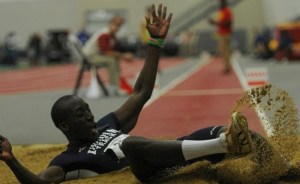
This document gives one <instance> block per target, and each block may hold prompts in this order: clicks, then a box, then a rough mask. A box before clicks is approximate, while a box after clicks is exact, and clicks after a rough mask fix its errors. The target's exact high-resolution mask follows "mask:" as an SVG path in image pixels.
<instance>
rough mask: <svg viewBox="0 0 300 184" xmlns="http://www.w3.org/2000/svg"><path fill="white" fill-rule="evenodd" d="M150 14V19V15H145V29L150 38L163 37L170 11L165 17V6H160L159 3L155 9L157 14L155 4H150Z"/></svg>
mask: <svg viewBox="0 0 300 184" xmlns="http://www.w3.org/2000/svg"><path fill="white" fill-rule="evenodd" d="M151 15H152V20H151V18H150V17H146V21H147V29H148V32H149V34H150V35H151V37H152V38H165V37H166V35H167V33H168V30H169V27H170V23H171V19H172V13H171V14H169V16H168V18H167V19H166V15H167V7H162V4H160V5H159V7H158V10H157V14H156V10H155V5H152V7H151Z"/></svg>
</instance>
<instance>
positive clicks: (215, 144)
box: [181, 133, 228, 161]
mask: <svg viewBox="0 0 300 184" xmlns="http://www.w3.org/2000/svg"><path fill="white" fill-rule="evenodd" d="M181 148H182V153H183V156H184V158H185V160H186V161H188V160H191V159H195V158H199V157H203V156H207V155H212V154H217V153H227V152H228V150H227V143H226V138H225V133H222V134H220V137H218V138H215V139H209V140H201V141H194V140H184V141H182V144H181Z"/></svg>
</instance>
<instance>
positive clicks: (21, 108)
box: [0, 58, 199, 145]
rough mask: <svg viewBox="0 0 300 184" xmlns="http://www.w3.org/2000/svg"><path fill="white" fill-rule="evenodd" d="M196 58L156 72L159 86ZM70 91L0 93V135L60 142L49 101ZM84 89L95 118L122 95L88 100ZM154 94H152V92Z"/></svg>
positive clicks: (15, 139)
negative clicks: (158, 75) (158, 73)
mask: <svg viewBox="0 0 300 184" xmlns="http://www.w3.org/2000/svg"><path fill="white" fill-rule="evenodd" d="M198 62H199V58H195V59H189V60H188V61H187V62H185V63H184V64H181V65H179V66H176V67H173V68H170V69H168V70H166V71H164V72H162V73H161V74H160V77H159V79H160V89H163V88H164V87H165V86H167V85H168V84H169V83H170V82H171V81H172V79H175V78H177V77H180V75H181V74H183V73H184V72H185V71H188V70H189V69H190V68H192V67H193V66H195V64H196V63H198ZM71 93H72V91H71V89H70V90H66V91H54V92H47V93H30V94H18V95H0V104H1V109H0V119H1V120H0V121H1V123H0V134H2V135H3V136H5V137H7V138H9V140H10V141H11V143H12V144H22V145H23V144H41V143H42V144H48V143H49V144H51V143H64V142H66V139H65V137H64V135H63V134H62V133H61V132H60V131H59V130H58V129H57V128H56V127H55V126H54V124H53V122H52V120H51V117H50V111H51V107H52V105H53V103H54V102H55V101H56V100H57V99H58V98H59V97H61V96H63V95H66V94H71ZM85 93H86V89H80V92H79V96H80V97H82V98H83V99H84V100H85V101H86V102H87V103H88V104H89V105H90V108H91V110H92V112H93V113H94V116H95V119H98V118H100V117H102V116H103V115H105V114H107V113H109V112H111V111H113V110H115V109H117V108H118V107H119V106H120V105H121V104H122V103H123V102H124V101H125V100H126V97H109V98H105V97H100V98H97V99H88V98H86V97H85ZM154 95H156V93H154Z"/></svg>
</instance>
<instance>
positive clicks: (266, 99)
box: [0, 85, 300, 184]
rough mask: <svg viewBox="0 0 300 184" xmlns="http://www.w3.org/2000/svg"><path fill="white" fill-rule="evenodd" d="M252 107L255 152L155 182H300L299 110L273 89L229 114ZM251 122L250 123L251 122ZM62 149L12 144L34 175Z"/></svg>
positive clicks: (6, 175)
mask: <svg viewBox="0 0 300 184" xmlns="http://www.w3.org/2000/svg"><path fill="white" fill-rule="evenodd" d="M247 108H251V109H254V110H255V111H256V113H257V114H258V116H259V119H260V120H261V123H262V124H264V125H267V126H265V127H268V129H270V127H271V129H272V131H269V132H268V131H267V129H266V135H267V136H266V137H265V139H262V138H261V137H260V136H254V137H253V145H254V148H253V150H254V151H253V153H251V154H248V155H246V156H239V157H236V156H233V155H228V157H227V159H225V160H224V161H222V162H220V163H218V164H216V165H213V164H211V163H210V162H208V161H202V162H197V163H195V164H193V165H191V166H188V167H186V168H183V169H181V170H179V171H178V172H177V173H175V174H174V175H172V176H170V177H168V178H164V179H162V180H160V181H157V182H155V183H172V184H173V183H174V184H177V183H178V184H179V183H189V184H194V183H195V184H208V183H209V184H214V183H230V184H234V183H248V184H249V183H251V184H262V183H300V146H299V145H300V144H299V143H300V136H299V122H298V117H297V112H298V111H297V109H296V107H295V105H294V103H293V100H292V98H291V97H290V96H289V95H288V93H287V92H286V91H284V90H281V89H278V88H276V87H274V86H272V85H267V86H263V87H260V88H255V89H252V90H250V91H247V92H245V93H244V94H243V96H242V97H241V98H240V99H238V100H237V102H236V104H234V106H233V110H232V111H243V109H247ZM249 123H250V122H249ZM65 148H66V145H63V144H60V145H29V146H13V152H14V154H15V156H16V157H17V158H18V159H19V160H20V162H21V163H23V164H24V166H25V167H27V168H29V169H30V170H31V171H33V172H34V173H38V172H39V171H41V170H43V169H44V168H46V167H47V164H48V163H49V161H50V160H51V159H52V158H53V157H54V156H55V155H57V154H59V153H60V152H61V151H63V150H65ZM0 172H1V175H0V181H1V184H10V183H11V184H14V183H19V182H18V181H17V180H16V178H15V177H14V175H13V174H12V172H11V171H10V170H9V169H8V167H7V166H6V165H5V163H3V162H1V163H0ZM64 183H78V184H79V183H80V184H81V183H82V184H93V183H95V184H96V183H97V184H99V183H105V184H109V183H124V184H126V183H128V184H129V183H130V184H131V183H139V181H138V180H137V179H136V178H135V177H134V175H133V174H132V173H131V171H130V169H129V168H125V169H124V170H122V171H117V172H113V173H108V174H103V175H99V176H97V177H92V178H88V179H82V180H77V181H69V182H64Z"/></svg>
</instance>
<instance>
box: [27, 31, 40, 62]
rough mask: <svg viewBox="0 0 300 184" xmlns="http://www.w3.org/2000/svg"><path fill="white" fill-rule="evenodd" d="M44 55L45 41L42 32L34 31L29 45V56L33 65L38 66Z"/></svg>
mask: <svg viewBox="0 0 300 184" xmlns="http://www.w3.org/2000/svg"><path fill="white" fill-rule="evenodd" d="M42 55H43V43H42V38H41V36H40V34H38V33H34V34H33V35H31V37H30V38H29V41H28V46H27V56H28V58H29V60H30V64H31V66H38V65H39V64H40V59H41V57H42Z"/></svg>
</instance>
